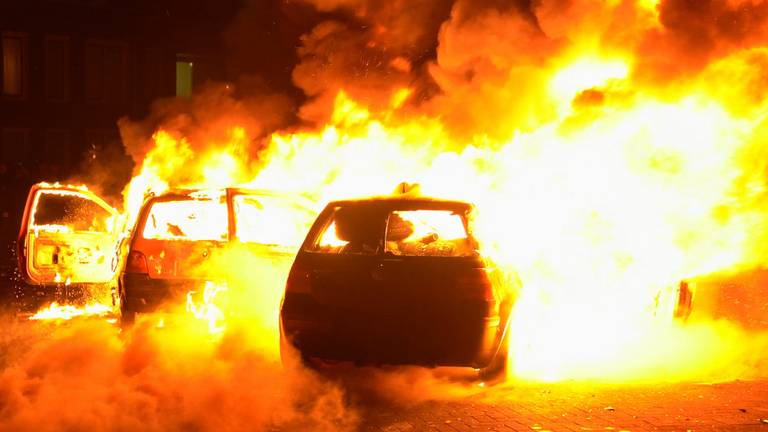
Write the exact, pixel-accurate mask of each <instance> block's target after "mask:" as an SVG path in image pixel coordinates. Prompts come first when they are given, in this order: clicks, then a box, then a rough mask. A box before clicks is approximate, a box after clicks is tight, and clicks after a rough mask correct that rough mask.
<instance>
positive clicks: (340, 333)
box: [280, 299, 505, 368]
mask: <svg viewBox="0 0 768 432" xmlns="http://www.w3.org/2000/svg"><path fill="white" fill-rule="evenodd" d="M305 301H306V299H305ZM286 306H287V307H286ZM302 306H303V307H302V309H303V311H298V310H296V308H295V307H294V306H292V305H290V304H288V305H286V304H285V303H284V304H283V309H282V311H281V314H280V327H281V338H282V339H283V340H282V342H283V343H290V344H291V345H292V346H294V347H295V348H296V349H297V350H298V351H299V352H300V353H301V354H302V355H303V356H305V357H316V358H321V359H324V360H335V361H350V362H354V363H355V364H359V365H382V364H392V365H397V364H408V365H421V366H464V367H475V368H481V367H485V366H487V365H488V364H489V363H490V362H491V359H492V358H493V356H494V354H495V353H496V350H497V349H498V347H499V344H500V341H501V336H502V334H503V328H502V327H501V326H502V325H503V324H505V323H502V322H501V320H500V318H499V316H498V315H495V316H476V317H474V318H473V319H471V320H466V319H464V320H462V321H461V322H452V321H450V320H444V319H443V320H440V321H439V323H438V322H436V321H435V318H434V317H431V316H424V317H423V319H416V321H412V322H404V321H403V320H400V319H397V318H392V317H386V316H379V317H372V316H366V317H356V318H352V319H349V318H348V316H347V317H345V319H339V317H338V314H336V313H334V312H329V311H322V308H317V309H316V308H312V307H308V306H309V305H302ZM310 311H311V312H310Z"/></svg>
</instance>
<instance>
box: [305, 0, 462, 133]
mask: <svg viewBox="0 0 768 432" xmlns="http://www.w3.org/2000/svg"><path fill="white" fill-rule="evenodd" d="M305 1H306V2H307V3H310V4H312V5H314V6H315V7H316V8H317V9H318V10H319V11H324V12H334V13H336V17H335V19H333V20H327V21H325V22H323V23H321V24H319V25H318V26H316V27H315V28H314V29H313V30H312V31H311V32H309V33H307V34H305V35H304V36H302V38H301V47H300V48H299V50H298V53H299V63H298V64H297V66H296V68H295V69H294V72H293V79H294V83H295V84H296V85H297V86H298V87H299V88H301V89H302V90H303V91H304V92H305V93H306V94H307V95H308V96H310V98H311V101H310V103H309V104H308V105H306V106H305V107H303V109H302V117H303V118H306V119H308V120H311V121H314V122H323V121H325V120H326V119H327V118H328V115H329V114H330V112H331V109H332V102H333V98H334V96H335V95H336V93H337V92H338V91H339V90H340V89H344V90H345V91H346V92H347V93H348V94H349V95H351V96H352V97H353V98H355V99H357V100H360V101H362V102H364V103H366V104H368V105H370V106H371V107H372V108H374V109H376V108H380V107H382V106H384V105H385V104H386V103H387V102H388V100H389V97H390V96H391V95H392V92H393V91H394V90H396V89H399V88H402V87H410V88H412V89H413V90H414V92H415V94H416V95H417V96H418V97H419V98H424V97H427V95H430V94H432V93H433V90H434V89H433V87H434V83H433V81H432V79H431V77H430V76H429V75H428V74H427V73H426V68H425V65H426V63H427V62H428V61H430V60H432V59H433V58H434V56H435V48H436V44H435V40H436V37H437V33H438V31H439V28H440V25H441V24H442V22H443V21H444V20H445V19H447V17H448V14H449V12H450V9H451V4H452V1H449V0H428V1H422V2H418V3H414V2H407V1H403V0H398V1H384V0H373V1H360V0H340V1H330V0H305ZM417 99H418V98H417Z"/></svg>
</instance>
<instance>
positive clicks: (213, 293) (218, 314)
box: [187, 281, 227, 334]
mask: <svg viewBox="0 0 768 432" xmlns="http://www.w3.org/2000/svg"><path fill="white" fill-rule="evenodd" d="M225 291H227V286H226V285H224V284H216V283H213V282H211V281H206V282H205V286H204V287H203V296H202V299H203V301H202V303H200V304H198V303H196V302H195V300H194V295H195V294H197V292H196V291H190V292H188V293H187V312H189V313H191V314H192V316H194V317H195V318H197V319H199V320H203V321H205V322H206V323H207V325H208V331H209V332H210V333H211V334H221V333H223V332H224V330H225V329H226V323H225V315H224V312H222V310H221V309H220V308H219V306H218V305H216V303H215V302H216V300H217V299H216V297H217V296H218V295H219V294H220V293H222V292H225Z"/></svg>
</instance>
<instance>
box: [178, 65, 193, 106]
mask: <svg viewBox="0 0 768 432" xmlns="http://www.w3.org/2000/svg"><path fill="white" fill-rule="evenodd" d="M193 68H194V63H192V62H190V61H177V62H176V96H179V97H186V98H188V97H191V96H192V79H193V75H192V72H193Z"/></svg>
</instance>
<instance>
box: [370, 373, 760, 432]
mask: <svg viewBox="0 0 768 432" xmlns="http://www.w3.org/2000/svg"><path fill="white" fill-rule="evenodd" d="M361 411H362V412H363V421H362V424H361V426H360V429H361V430H366V431H420V430H435V431H465V430H496V431H531V430H534V431H597V430H601V431H683V432H685V431H768V381H749V382H746V381H736V382H729V383H721V384H676V385H650V384H645V385H639V384H638V385H618V384H614V385H608V384H585V383H579V384H573V383H570V384H569V383H566V384H535V385H534V384H507V385H504V386H500V387H495V388H488V389H484V390H483V391H482V392H480V393H478V394H474V395H472V396H468V397H465V398H460V399H457V400H452V401H428V402H422V403H418V404H415V405H413V406H408V407H399V408H393V407H392V406H386V405H376V406H371V407H368V408H366V409H362V410H361Z"/></svg>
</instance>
